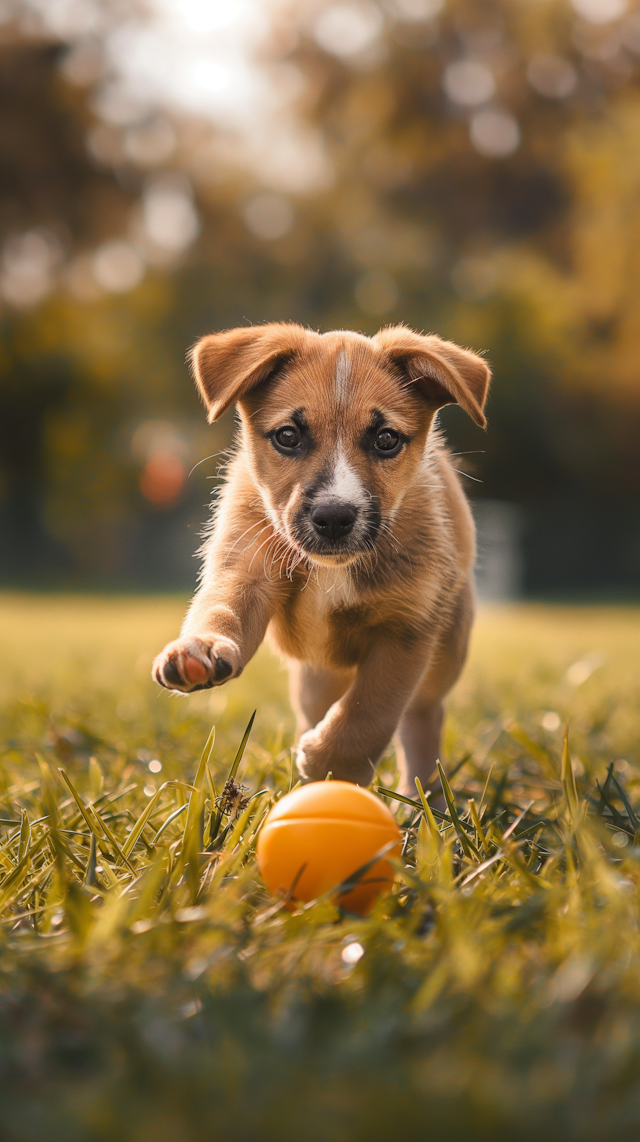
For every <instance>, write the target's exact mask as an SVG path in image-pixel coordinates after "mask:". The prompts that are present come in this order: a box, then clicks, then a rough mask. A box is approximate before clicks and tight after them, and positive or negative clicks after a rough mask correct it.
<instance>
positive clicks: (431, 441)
mask: <svg viewBox="0 0 640 1142" xmlns="http://www.w3.org/2000/svg"><path fill="white" fill-rule="evenodd" d="M192 361H193V369H194V373H195V379H196V382H197V385H198V388H199V390H200V392H201V394H202V397H203V399H204V401H205V404H206V405H207V408H208V409H209V420H210V421H214V420H216V419H217V418H218V417H219V416H221V415H222V413H223V412H224V411H225V409H227V408H228V407H229V405H231V404H232V403H233V402H234V401H235V402H236V403H237V406H238V410H239V413H240V426H241V427H240V441H239V446H238V448H237V451H236V454H235V457H234V459H233V461H232V462H231V465H230V467H229V472H228V476H227V481H226V485H225V487H224V490H223V492H222V495H221V499H220V504H219V508H218V511H217V515H216V518H215V522H214V525H213V526H212V529H211V533H210V536H209V538H208V539H207V541H206V543H205V546H204V568H203V572H202V580H201V586H200V589H199V590H198V592H197V594H196V595H195V597H194V599H193V602H192V604H191V606H190V608H189V611H188V613H187V617H186V619H185V622H184V625H183V628H182V635H181V637H180V638H179V639H177V640H176V641H175V642H172V643H169V645H168V646H167V647H165V649H164V650H163V652H162V653H161V654H160V655H159V656H158V658H157V659H156V661H155V664H154V676H155V678H156V679H157V681H158V682H160V683H161V685H162V686H166V687H167V688H168V689H170V690H180V691H183V692H188V691H192V690H199V689H203V688H208V687H210V686H217V685H220V684H221V683H223V682H226V681H228V680H229V679H230V678H235V677H237V676H238V675H239V674H240V672H241V670H242V668H243V667H244V666H245V665H246V663H247V662H248V661H249V659H250V658H251V657H252V656H253V655H254V654H255V652H256V650H257V649H258V647H259V646H260V643H261V642H262V640H263V638H264V636H265V634H266V632H267V628H268V629H269V631H270V634H271V637H272V640H273V642H274V643H275V646H276V647H277V649H278V650H279V651H280V652H281V653H282V654H283V655H284V656H285V657H286V658H287V659H288V660H289V664H290V671H291V699H292V703H293V706H294V708H295V711H296V714H297V717H298V733H299V740H298V749H297V762H298V768H299V770H300V773H301V774H302V776H303V777H305V778H307V779H322V778H324V777H325V776H326V774H327V773H328V772H329V771H331V772H332V773H333V776H334V777H335V778H341V779H344V780H347V781H355V782H359V783H361V784H363V785H368V784H369V782H370V781H371V779H372V776H373V768H372V767H373V766H374V765H375V763H376V762H377V761H378V759H379V757H380V755H381V754H382V752H383V751H384V749H385V748H386V746H387V745H388V743H389V741H390V740H391V738H392V737H393V735H394V734H395V733H396V731H397V734H398V748H399V755H400V760H401V766H402V778H403V779H402V787H403V789H404V790H406V791H407V792H409V793H414V794H415V784H414V780H415V777H419V778H420V779H421V780H422V781H423V782H425V781H426V780H427V779H428V778H429V776H430V775H431V773H432V771H433V768H434V765H435V761H436V758H437V757H438V756H439V743H440V727H441V722H442V699H443V697H444V696H445V694H446V693H447V692H448V690H449V689H450V688H451V686H452V685H453V683H454V682H455V681H456V679H457V677H458V675H459V673H460V670H461V668H462V665H463V663H464V659H465V655H466V648H467V641H468V636H469V631H470V628H471V623H472V618H473V585H472V568H473V560H474V529H473V521H472V518H471V513H470V511H469V507H468V505H467V502H466V499H465V497H464V494H463V492H462V489H461V487H460V484H459V481H458V478H457V476H456V474H455V472H454V471H453V469H452V466H451V462H450V460H449V456H448V454H447V451H446V449H445V447H444V445H443V443H442V441H441V438H440V436H439V434H438V430H437V426H436V413H437V410H438V409H439V408H441V407H442V406H443V405H446V404H451V403H454V402H457V403H458V404H459V405H461V407H462V408H464V409H465V410H466V412H468V413H469V415H470V416H471V417H472V418H473V420H474V421H475V422H476V424H479V425H482V426H484V424H485V418H484V413H483V408H484V403H485V399H486V395H487V389H488V385H489V377H490V373H489V369H488V367H487V365H486V364H485V363H484V361H483V360H481V358H480V357H478V356H476V355H475V354H474V353H471V352H468V351H467V350H465V349H460V348H458V346H456V345H454V344H452V343H451V342H448V341H442V340H440V338H438V337H435V336H429V337H423V336H420V335H418V334H417V333H413V332H412V331H411V330H409V329H407V328H405V327H404V326H396V327H394V328H387V329H383V330H381V331H380V332H379V333H378V334H377V335H376V336H375V337H372V338H368V337H363V336H361V335H360V334H357V333H349V332H335V333H325V334H324V335H322V336H321V335H320V334H318V333H312V332H310V331H308V330H306V329H303V328H302V327H301V326H299V325H288V324H274V325H263V326H257V327H253V328H248V329H233V330H231V331H229V332H226V333H218V334H213V335H212V336H209V337H203V338H202V340H201V341H199V342H198V344H197V345H196V346H195V349H194V351H193V356H192Z"/></svg>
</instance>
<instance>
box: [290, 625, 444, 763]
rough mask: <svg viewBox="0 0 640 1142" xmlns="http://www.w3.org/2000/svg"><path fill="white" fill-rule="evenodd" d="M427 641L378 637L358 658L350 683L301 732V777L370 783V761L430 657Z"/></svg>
mask: <svg viewBox="0 0 640 1142" xmlns="http://www.w3.org/2000/svg"><path fill="white" fill-rule="evenodd" d="M430 649H431V648H430V646H429V644H428V643H426V642H418V641H415V642H413V643H412V644H411V645H410V646H409V647H408V648H407V643H406V642H405V643H404V645H401V644H400V642H399V640H397V639H393V640H391V639H388V638H379V639H378V640H377V641H376V645H375V646H374V647H373V649H372V650H371V651H370V653H369V655H368V656H367V658H366V659H365V661H364V662H363V663H362V664H361V666H360V667H359V669H358V673H357V675H356V679H355V681H354V683H353V685H352V686H351V687H350V688H349V689H348V690H347V692H346V694H344V695H343V697H342V698H340V699H339V700H338V701H337V702H335V703H334V704H333V706H331V708H330V709H329V710H328V711H327V713H326V714H325V716H324V718H323V719H322V721H321V722H318V725H317V726H315V727H314V729H312V730H308V731H307V732H306V733H304V734H303V735H302V737H301V738H300V741H299V743H298V754H297V763H298V769H299V771H300V773H301V774H302V776H303V777H306V778H307V779H308V780H310V781H322V780H323V779H324V778H325V777H326V775H327V773H329V772H331V773H332V774H333V776H334V777H335V778H338V779H341V780H343V781H354V782H357V783H358V784H359V785H369V783H370V782H371V780H372V778H373V776H374V769H373V767H374V765H375V764H376V762H377V761H378V759H379V758H380V756H381V754H382V753H383V752H384V750H385V749H386V747H387V745H388V744H389V742H390V740H391V738H392V737H393V735H394V733H395V731H396V728H397V725H398V722H399V721H400V718H401V716H402V712H403V710H404V708H405V706H406V705H407V703H408V702H409V699H410V698H411V695H412V693H413V691H414V689H415V687H416V686H417V684H418V682H419V680H420V677H421V675H422V674H423V673H424V670H425V668H426V666H427V664H428V661H429V655H430Z"/></svg>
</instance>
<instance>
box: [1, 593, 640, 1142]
mask: <svg viewBox="0 0 640 1142" xmlns="http://www.w3.org/2000/svg"><path fill="white" fill-rule="evenodd" d="M182 607H183V604H182V602H181V601H180V600H176V599H143V598H142V599H117V598H108V599H93V598H87V597H83V598H74V597H68V598H67V597H64V596H56V597H51V598H48V597H44V596H43V597H39V596H17V595H16V596H10V595H4V596H0V630H1V631H2V659H1V666H0V719H1V741H2V755H1V758H0V796H1V801H0V819H1V820H0V977H1V978H0V1076H1V1078H0V1116H1V1117H0V1121H1V1122H2V1137H3V1138H6V1139H7V1140H8V1142H14V1140H16V1142H18V1140H19V1142H22V1140H25V1142H31V1140H34V1142H35V1140H36V1139H38V1140H40V1139H46V1140H47V1142H49V1140H51V1142H57V1140H58V1139H65V1140H70V1142H75V1140H78V1142H85V1140H87V1142H94V1140H96V1142H103V1140H104V1142H107V1140H108V1142H112V1140H114V1139H117V1140H118V1142H120V1140H122V1142H129V1140H131V1142H133V1140H134V1139H135V1140H136V1142H151V1140H153V1142H191V1139H194V1140H195V1139H200V1138H206V1139H217V1138H218V1137H220V1138H225V1139H233V1140H235V1139H239V1140H242V1142H244V1140H245V1139H246V1140H247V1142H249V1140H252V1142H253V1140H261V1139H265V1140H271V1139H273V1140H274V1142H275V1140H276V1139H277V1140H278V1142H280V1140H282V1142H289V1140H291V1142H293V1140H294V1139H296V1140H297V1139H298V1138H299V1137H301V1136H302V1137H304V1138H305V1139H308V1140H309V1142H368V1140H373V1142H378V1140H382V1139H387V1138H392V1137H393V1138H395V1137H396V1136H397V1137H402V1138H403V1139H408V1140H409V1142H413V1140H414V1139H415V1140H416V1142H417V1140H418V1139H420V1140H421V1139H427V1138H434V1139H438V1140H440V1139H449V1138H451V1139H453V1138H456V1139H457V1138H459V1137H461V1136H463V1135H464V1136H465V1137H466V1138H469V1139H474V1140H475V1139H491V1140H494V1139H502V1138H505V1139H506V1138H510V1139H513V1138H517V1139H534V1138H535V1139H539V1138H543V1137H544V1138H549V1139H553V1140H555V1139H585V1140H586V1139H594V1140H596V1139H597V1140H600V1139H606V1138H609V1137H611V1138H614V1137H615V1138H616V1139H622V1138H635V1137H636V1136H637V1134H638V1130H639V1129H640V972H639V966H640V960H639V953H640V930H639V923H638V921H639V907H638V904H639V890H640V820H639V818H640V789H639V783H640V665H639V662H638V648H639V646H640V611H638V610H634V609H631V608H591V609H590V608H575V609H571V608H552V607H542V606H527V607H512V608H495V609H487V610H485V611H483V612H482V613H481V615H480V617H479V621H478V624H477V628H476V632H475V637H474V642H473V646H472V651H471V655H470V660H469V664H468V667H467V670H466V672H465V675H464V677H463V679H462V681H461V683H460V684H459V686H458V687H457V689H456V691H455V693H454V695H453V696H452V700H451V703H450V714H449V718H448V722H447V729H446V740H445V748H444V759H445V763H446V767H447V770H448V772H449V773H450V774H451V775H452V786H453V791H454V796H455V805H454V806H453V808H452V809H451V811H450V813H449V814H448V820H446V821H441V822H440V826H439V828H438V827H436V828H434V827H433V823H431V824H430V823H429V822H428V821H427V820H426V819H425V816H424V813H423V812H422V810H421V807H420V804H419V803H417V804H416V805H415V806H411V805H404V804H401V803H399V802H397V801H395V802H394V801H393V800H391V801H389V804H390V805H391V806H392V807H394V808H395V811H397V816H398V821H399V823H400V824H401V826H402V827H403V829H404V830H405V837H406V845H405V850H404V857H403V860H402V861H401V862H400V863H399V867H398V879H397V883H396V886H395V888H394V891H393V893H392V894H390V895H387V896H386V897H384V898H382V899H381V900H380V902H379V904H378V905H377V906H376V909H375V910H374V912H373V913H372V914H371V915H370V916H369V917H367V918H366V919H361V918H357V917H354V916H349V915H345V914H342V913H341V912H340V911H339V909H338V908H337V907H336V905H335V903H333V902H332V901H331V900H326V899H325V900H320V901H318V902H316V903H314V904H313V905H312V906H309V907H306V908H303V909H298V910H297V911H293V912H289V911H287V910H286V909H284V908H282V907H281V906H279V905H278V902H277V901H274V899H273V898H271V897H270V896H269V895H268V893H267V892H266V889H265V888H264V886H263V885H262V884H261V882H260V878H259V876H258V875H257V872H256V867H255V862H254V858H253V851H254V844H255V837H256V832H257V830H258V829H259V827H260V824H261V821H262V819H263V815H264V812H265V810H266V809H267V808H268V806H269V805H270V804H271V803H272V801H273V798H274V796H277V795H278V794H279V793H280V792H282V791H286V790H287V789H288V788H289V785H290V782H291V762H290V744H291V734H292V718H291V713H290V711H289V708H288V705H287V700H286V675H285V672H284V671H283V670H282V668H281V666H280V664H279V663H278V661H277V660H276V659H275V658H274V657H273V656H272V655H271V654H270V653H269V652H268V651H267V650H266V649H265V650H263V651H262V652H261V653H260V655H258V656H257V658H256V660H255V661H254V662H253V663H252V664H251V665H250V667H249V668H248V669H247V670H246V672H245V674H244V675H243V677H242V678H241V679H240V680H239V681H238V682H237V683H232V684H231V685H230V686H229V687H228V688H227V689H224V690H220V691H215V692H213V693H202V694H198V695H194V696H193V697H192V698H189V699H182V698H174V697H171V696H169V695H168V694H166V693H160V694H159V693H158V691H157V687H155V685H153V684H152V683H151V681H150V679H149V667H150V663H151V659H152V657H153V655H154V653H155V652H156V651H157V650H158V649H159V648H161V646H162V645H163V644H164V642H165V641H166V640H167V639H168V638H170V637H173V636H174V635H175V633H176V631H177V627H178V623H179V620H180V616H181V611H182ZM254 708H255V709H257V716H256V721H255V726H254V731H253V733H252V736H251V738H250V741H249V745H248V746H247V749H246V753H245V755H244V757H243V760H242V763H241V769H240V779H241V780H242V781H243V782H244V784H245V785H246V786H247V788H248V790H249V792H250V793H251V794H253V793H255V792H258V791H260V790H266V792H265V793H263V795H262V796H261V797H259V798H256V799H255V800H254V801H252V802H250V803H249V806H248V808H247V810H246V811H245V812H244V814H243V815H242V816H241V817H240V818H239V819H238V820H234V819H233V816H231V817H230V818H229V820H227V819H226V818H223V819H222V820H221V821H220V829H219V831H218V833H217V834H216V833H215V829H216V823H217V821H218V814H217V810H216V806H215V803H214V802H215V797H216V794H219V793H220V792H221V791H222V787H223V785H224V781H225V777H226V774H227V772H228V770H229V766H230V764H231V761H232V759H233V756H234V753H235V751H236V749H237V746H238V744H239V742H240V739H241V737H242V734H243V731H244V728H245V726H246V723H247V721H248V719H249V716H250V714H251V713H252V711H253V709H254ZM566 722H568V723H569V727H570V752H571V758H570V759H569V758H568V757H567V756H565V760H564V765H563V764H562V751H563V727H564V724H565V723H566ZM212 723H215V725H216V737H215V743H214V746H213V749H212V752H211V755H210V758H209V764H208V774H207V772H206V769H205V768H203V766H202V765H199V761H200V757H201V754H202V750H203V747H204V745H205V742H206V740H207V736H208V734H209V730H210V728H211V725H212ZM150 766H151V768H150ZM61 770H63V771H64V774H66V778H65V777H63V776H62V774H61V773H60V771H61ZM395 777H396V773H395V763H394V759H393V755H392V753H391V752H389V755H388V756H386V757H385V758H384V759H383V761H382V763H381V764H380V766H379V767H378V781H379V785H380V787H381V788H386V789H387V790H388V791H391V792H393V785H394V781H395ZM165 783H166V784H165ZM470 798H472V799H474V802H475V806H474V807H475V809H476V810H479V811H480V816H481V824H480V825H479V826H478V825H477V824H476V823H475V821H474V817H473V815H472V812H471V808H470V805H469V799H470ZM523 810H526V812H525V813H524V815H523V816H521V814H522V813H523ZM636 812H637V814H638V816H636ZM174 814H176V815H175V816H174ZM518 818H520V819H519V820H518ZM512 826H513V827H512ZM353 944H359V945H360V949H363V954H362V955H361V956H360V958H359V959H357V962H355V960H356V957H355V956H354V955H351V954H350V953H349V952H347V954H346V955H343V953H344V952H345V950H346V949H348V948H349V947H350V945H353ZM360 949H357V951H360ZM352 950H353V949H352Z"/></svg>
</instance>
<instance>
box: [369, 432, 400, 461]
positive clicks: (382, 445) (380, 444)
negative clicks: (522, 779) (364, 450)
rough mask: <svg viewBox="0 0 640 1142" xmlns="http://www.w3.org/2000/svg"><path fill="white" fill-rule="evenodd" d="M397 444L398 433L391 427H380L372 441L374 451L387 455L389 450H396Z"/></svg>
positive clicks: (398, 439) (398, 443) (398, 441)
mask: <svg viewBox="0 0 640 1142" xmlns="http://www.w3.org/2000/svg"><path fill="white" fill-rule="evenodd" d="M399 445H400V433H399V432H396V431H395V430H394V429H393V428H381V429H380V431H379V433H378V435H377V436H376V438H375V440H374V442H373V446H374V448H375V450H376V452H384V453H385V454H386V455H387V456H388V455H389V453H390V452H397V450H398V447H399Z"/></svg>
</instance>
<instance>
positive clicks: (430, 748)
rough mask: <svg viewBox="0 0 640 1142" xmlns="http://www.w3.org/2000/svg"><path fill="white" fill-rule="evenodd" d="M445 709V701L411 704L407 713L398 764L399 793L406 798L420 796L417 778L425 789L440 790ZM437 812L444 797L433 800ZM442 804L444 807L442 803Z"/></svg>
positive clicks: (402, 729)
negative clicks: (436, 772)
mask: <svg viewBox="0 0 640 1142" xmlns="http://www.w3.org/2000/svg"><path fill="white" fill-rule="evenodd" d="M443 717H444V709H443V706H442V702H440V701H435V702H432V703H431V704H423V703H420V702H415V703H412V704H411V705H410V706H409V707H408V709H406V710H405V712H404V714H403V716H402V720H401V722H400V725H399V726H398V735H397V737H398V743H397V745H398V749H397V753H398V764H399V766H400V785H399V790H398V791H399V792H400V793H404V795H405V797H413V798H416V797H417V790H416V777H418V778H419V779H420V783H421V784H422V787H423V788H424V789H428V788H429V787H430V786H431V787H432V788H433V789H434V791H435V789H438V790H439V789H440V782H439V781H438V779H437V776H436V779H435V780H434V777H433V773H434V770H435V768H436V761H437V760H438V759H439V757H440V734H441V731H442V720H443ZM430 801H431V804H432V805H434V806H435V808H436V809H441V808H444V798H440V797H432V798H431V799H430ZM441 801H442V804H441Z"/></svg>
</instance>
